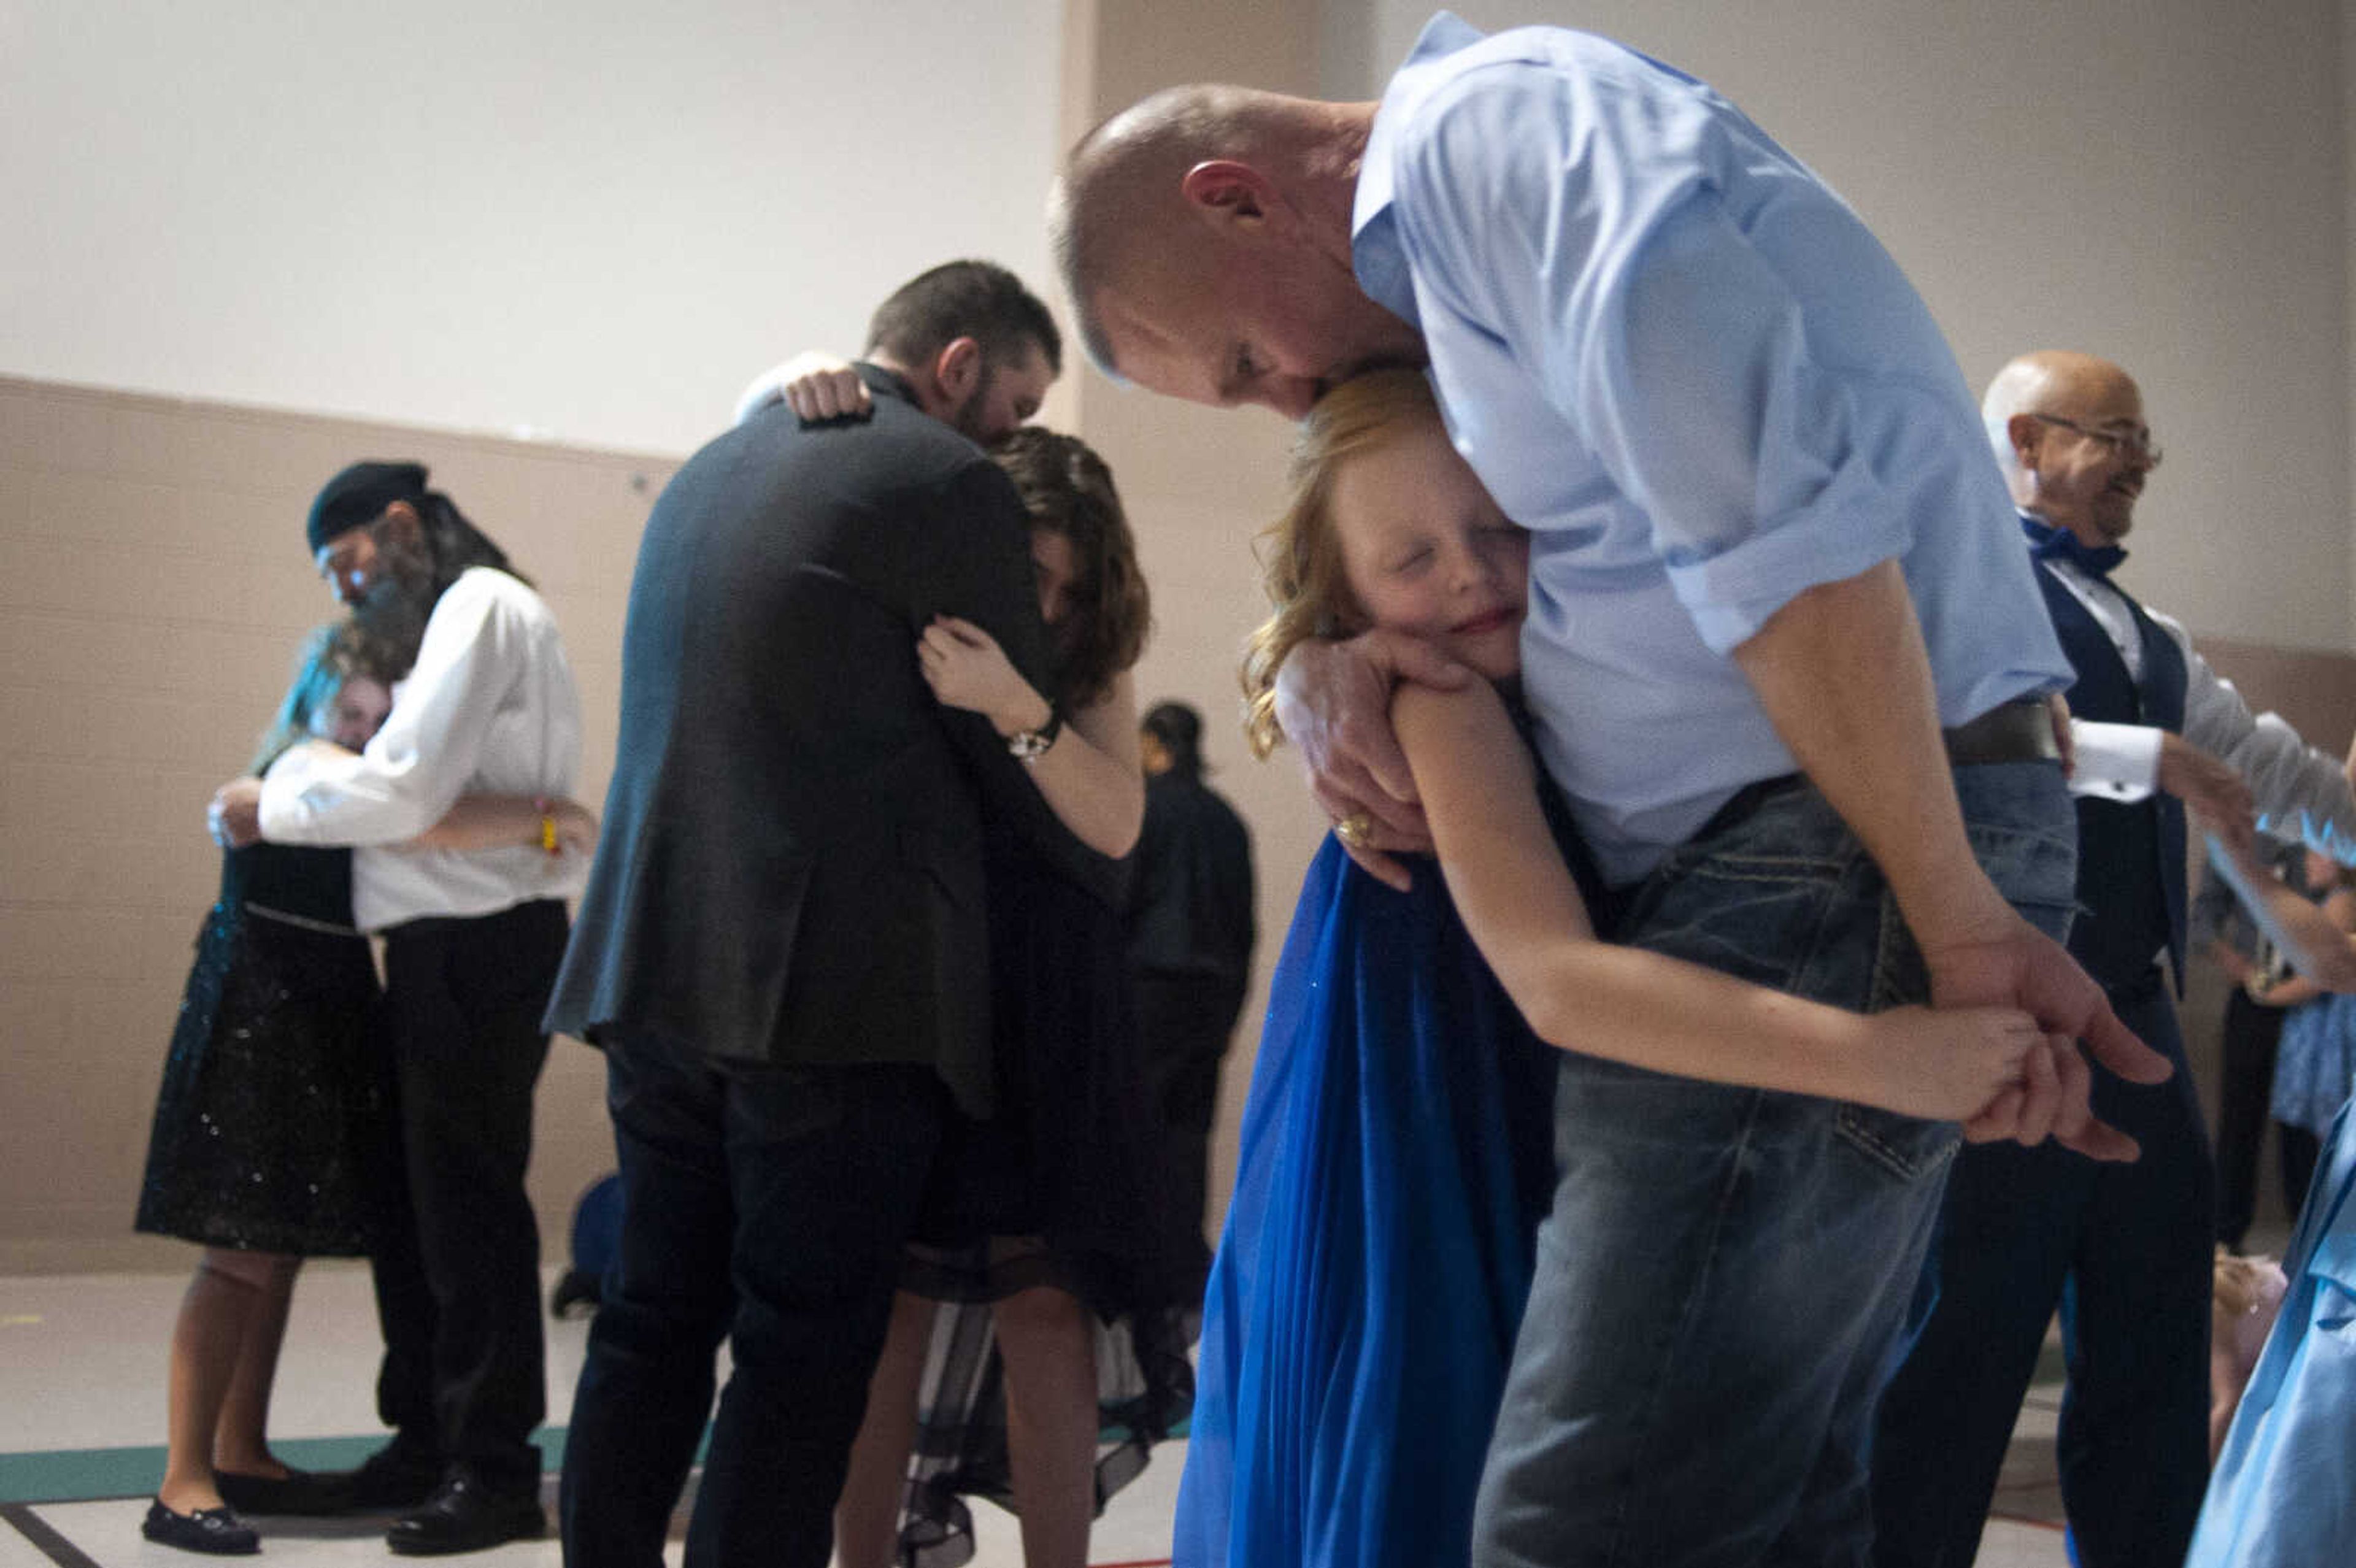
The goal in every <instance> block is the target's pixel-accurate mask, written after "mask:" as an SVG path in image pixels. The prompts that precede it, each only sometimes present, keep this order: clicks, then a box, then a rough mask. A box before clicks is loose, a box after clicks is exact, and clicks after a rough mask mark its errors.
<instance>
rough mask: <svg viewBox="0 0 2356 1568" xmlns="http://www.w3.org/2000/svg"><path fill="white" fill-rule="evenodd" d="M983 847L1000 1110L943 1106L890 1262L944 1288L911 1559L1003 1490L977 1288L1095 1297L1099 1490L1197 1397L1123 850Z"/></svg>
mask: <svg viewBox="0 0 2356 1568" xmlns="http://www.w3.org/2000/svg"><path fill="white" fill-rule="evenodd" d="M989 864H990V884H989V885H990V912H991V928H990V933H991V971H992V986H991V1019H992V1023H991V1029H992V1034H993V1037H994V1040H995V1048H996V1054H997V1077H998V1085H997V1087H998V1109H997V1113H996V1115H993V1116H992V1117H991V1119H990V1120H988V1121H986V1122H974V1121H966V1120H958V1121H957V1122H956V1123H954V1124H953V1125H952V1129H951V1133H950V1136H949V1138H948V1144H947V1146H946V1148H945V1150H944V1155H943V1157H942V1159H941V1160H940V1161H939V1165H938V1169H939V1172H940V1175H939V1178H938V1179H937V1180H936V1181H935V1183H934V1186H933V1191H932V1194H931V1196H930V1198H929V1200H928V1202H927V1211H926V1223H925V1225H924V1226H923V1228H922V1231H921V1233H920V1236H921V1239H920V1242H919V1243H918V1244H917V1245H916V1246H914V1247H912V1248H911V1249H910V1254H909V1259H908V1263H907V1265H906V1268H905V1271H904V1273H903V1275H902V1280H901V1284H902V1286H903V1288H905V1289H908V1290H912V1291H914V1292H916V1294H918V1295H921V1296H930V1297H932V1298H933V1299H934V1300H936V1301H937V1302H939V1303H941V1304H942V1306H941V1307H940V1308H939V1309H938V1310H937V1312H936V1313H935V1315H934V1326H933V1337H932V1341H931V1345H930V1348H929V1351H928V1354H927V1357H926V1370H925V1376H924V1381H923V1384H922V1387H921V1389H920V1391H919V1395H918V1401H917V1421H918V1425H917V1435H916V1445H915V1452H914V1455H913V1456H912V1460H911V1468H910V1473H909V1481H908V1489H907V1494H906V1502H905V1509H904V1511H903V1515H902V1520H901V1534H900V1561H901V1562H902V1563H906V1564H909V1565H910V1568H951V1565H953V1564H957V1563H964V1562H967V1561H969V1559H970V1558H971V1556H972V1554H973V1544H972V1521H971V1517H970V1514H969V1510H968V1509H967V1507H966V1504H965V1501H964V1499H967V1498H971V1497H984V1498H988V1499H991V1500H992V1501H994V1502H997V1503H999V1504H1000V1505H1001V1506H1008V1507H1011V1506H1012V1501H1013V1498H1012V1477H1011V1470H1010V1466H1009V1459H1008V1454H1007V1448H1006V1415H1005V1398H1004V1391H1003V1383H1002V1378H1003V1365H1002V1362H1001V1360H1000V1357H999V1354H998V1351H997V1348H996V1343H995V1339H994V1337H993V1335H992V1333H991V1317H990V1312H989V1304H990V1303H991V1302H993V1301H997V1300H1000V1299H1002V1298H1004V1297H1005V1296H1011V1295H1012V1294H1013V1293H1014V1292H1016V1291H1019V1290H1023V1289H1027V1288H1030V1287H1032V1286H1034V1285H1054V1286H1056V1287H1058V1288H1061V1289H1063V1290H1066V1291H1067V1292H1069V1293H1070V1294H1072V1295H1073V1296H1076V1297H1078V1298H1079V1300H1080V1301H1081V1302H1082V1303H1083V1304H1085V1305H1086V1306H1087V1307H1088V1308H1089V1309H1090V1312H1091V1316H1092V1317H1093V1319H1094V1327H1095V1342H1096V1343H1095V1350H1096V1364H1097V1386H1098V1412H1099V1416H1100V1423H1099V1438H1098V1450H1097V1496H1096V1503H1097V1507H1098V1509H1101V1508H1102V1507H1103V1505H1104V1501H1105V1499H1107V1498H1108V1497H1109V1496H1111V1494H1112V1493H1113V1492H1114V1491H1116V1490H1117V1489H1119V1488H1120V1487H1121V1486H1122V1485H1124V1484H1125V1483H1126V1482H1128V1481H1129V1480H1130V1478H1132V1477H1135V1476H1136V1475H1137V1473H1138V1472H1139V1471H1141V1469H1143V1468H1144V1467H1145V1463H1146V1457H1147V1452H1148V1450H1149V1449H1150V1448H1151V1445H1153V1444H1154V1443H1156V1442H1158V1441H1160V1440H1161V1439H1162V1438H1163V1437H1165V1436H1166V1435H1168V1434H1169V1432H1170V1431H1171V1429H1172V1428H1173V1426H1174V1425H1176V1424H1177V1423H1179V1422H1180V1421H1182V1420H1183V1419H1184V1417H1185V1415H1186V1413H1187V1412H1188V1410H1189V1409H1190V1408H1191V1407H1192V1404H1193V1400H1194V1372H1193V1370H1192V1368H1191V1366H1190V1365H1189V1363H1188V1360H1187V1356H1186V1350H1187V1345H1188V1342H1189V1339H1190V1338H1191V1335H1192V1333H1193V1331H1194V1326H1195V1324H1196V1323H1197V1321H1198V1320H1199V1316H1200V1307H1201V1301H1200V1294H1199V1291H1194V1290H1190V1289H1189V1288H1188V1286H1189V1284H1190V1282H1191V1281H1192V1279H1193V1275H1192V1274H1191V1269H1192V1265H1193V1263H1194V1258H1195V1256H1196V1253H1198V1251H1199V1248H1200V1246H1201V1243H1200V1240H1199V1225H1200V1221H1199V1220H1198V1219H1197V1218H1195V1217H1194V1216H1192V1215H1189V1214H1185V1213H1183V1211H1182V1204H1181V1202H1180V1201H1179V1200H1180V1199H1181V1198H1182V1197H1183V1194H1182V1192H1181V1191H1180V1188H1181V1186H1182V1185H1183V1184H1181V1183H1178V1182H1176V1181H1173V1179H1171V1175H1172V1173H1171V1172H1170V1171H1168V1170H1167V1169H1165V1168H1162V1161H1161V1159H1160V1155H1161V1153H1162V1140H1161V1138H1160V1137H1159V1135H1158V1133H1157V1131H1156V1123H1155V1120H1154V1117H1153V1115H1152V1111H1151V1103H1150V1101H1149V1099H1148V1098H1147V1095H1146V1092H1145V1079H1144V1073H1143V1071H1142V1067H1141V1061H1140V1059H1139V1044H1138V1033H1137V1022H1136V997H1135V993H1134V982H1133V980H1132V979H1131V976H1130V969H1129V965H1128V957H1127V944H1126V940H1125V934H1124V932H1123V928H1122V925H1121V920H1120V914H1119V907H1120V904H1119V887H1120V876H1119V868H1118V867H1117V866H1116V865H1115V864H1114V863H1113V862H1109V861H1103V860H1102V859H1100V858H1093V864H1088V865H1078V864H1076V865H1075V866H1074V867H1071V868H1065V869H1058V868H1056V867H1055V866H1051V865H1049V864H1046V863H1044V861H1042V859H1040V858H1039V856H1038V853H1037V851H1036V850H1035V849H1032V848H1022V847H1017V846H1015V845H1012V843H1010V842H1008V841H1007V840H1006V839H1005V838H1004V837H1002V836H1000V837H994V839H993V842H992V844H991V854H990V862H989Z"/></svg>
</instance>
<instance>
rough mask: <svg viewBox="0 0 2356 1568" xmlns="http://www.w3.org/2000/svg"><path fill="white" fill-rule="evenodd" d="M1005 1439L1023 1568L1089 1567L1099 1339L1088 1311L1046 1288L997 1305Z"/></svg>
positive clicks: (1094, 1497)
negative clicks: (1003, 1360)
mask: <svg viewBox="0 0 2356 1568" xmlns="http://www.w3.org/2000/svg"><path fill="white" fill-rule="evenodd" d="M994 1310H995V1311H996V1313H997V1318H998V1348H999V1351H1000V1353H1001V1354H1002V1355H1003V1356H1004V1357H1005V1358H1006V1445H1007V1450H1008V1453H1007V1457H1008V1459H1009V1461H1010V1462H1011V1464H1012V1469H1013V1472H1014V1474H1013V1480H1014V1500H1015V1503H1016V1505H1017V1507H1019V1508H1020V1509H1022V1515H1023V1564H1024V1568H1087V1560H1088V1526H1089V1523H1090V1521H1092V1520H1094V1519H1095V1517H1096V1503H1097V1491H1096V1487H1097V1482H1096V1459H1097V1368H1096V1343H1095V1339H1094V1338H1093V1337H1092V1336H1091V1334H1090V1333H1089V1329H1088V1313H1087V1308H1086V1307H1082V1306H1081V1305H1080V1303H1079V1301H1078V1300H1077V1298H1076V1297H1074V1296H1072V1295H1071V1294H1070V1293H1068V1292H1066V1291H1062V1290H1057V1289H1055V1287H1053V1286H1052V1285H1037V1286H1033V1288H1032V1289H1029V1290H1024V1291H1018V1292H1016V1293H1015V1294H1014V1295H1012V1296H1008V1297H1006V1299H1004V1300H1003V1301H1001V1302H999V1303H998V1304H997V1306H996V1307H995V1308H994Z"/></svg>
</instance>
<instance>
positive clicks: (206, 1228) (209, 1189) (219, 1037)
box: [136, 618, 596, 1554]
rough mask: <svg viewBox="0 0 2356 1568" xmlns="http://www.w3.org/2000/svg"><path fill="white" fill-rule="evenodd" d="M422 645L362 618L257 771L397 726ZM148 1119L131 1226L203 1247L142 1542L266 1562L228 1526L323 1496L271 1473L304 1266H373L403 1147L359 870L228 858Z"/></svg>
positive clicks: (487, 802)
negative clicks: (390, 1181) (383, 1165)
mask: <svg viewBox="0 0 2356 1568" xmlns="http://www.w3.org/2000/svg"><path fill="white" fill-rule="evenodd" d="M415 651H416V644H415V635H414V628H413V627H412V628H407V629H406V630H396V629H394V628H391V627H390V626H388V625H386V624H383V623H382V622H380V621H379V622H376V623H373V624H372V623H370V622H369V621H366V620H363V619H360V618H355V619H352V620H348V621H344V622H341V623H338V624H335V625H332V626H327V627H323V628H321V629H320V630H319V631H318V632H316V633H315V634H314V635H313V636H312V638H311V640H310V642H309V643H308V644H307V645H305V650H304V656H303V657H302V660H301V661H300V663H299V665H298V666H297V669H296V674H295V682H294V685H293V686H292V688H290V689H289V690H288V691H287V693H286V697H285V699H284V702H283V703H282V704H281V705H280V709H279V713H278V717H277V720H276V721H275V722H274V723H273V725H272V727H271V729H270V731H269V732H268V734H267V735H266V736H265V737H264V738H263V741H262V747H261V750H260V751H259V752H257V754H256V755H255V758H254V771H255V772H256V773H266V772H267V771H268V770H269V768H270V765H271V764H272V763H274V762H276V761H277V760H278V759H279V758H280V757H282V756H284V755H285V754H287V753H288V752H292V751H294V750H295V748H297V747H299V746H307V745H337V746H341V747H344V748H346V749H348V750H354V751H357V750H359V749H360V748H361V747H363V746H365V745H366V744H367V743H368V740H369V736H370V735H372V734H374V733H375V731H376V729H377V726H378V725H380V723H382V722H383V721H384V717H385V714H386V713H387V712H388V711H390V710H391V705H392V698H391V686H392V683H393V682H394V681H396V680H398V679H399V678H400V677H402V675H404V674H405V673H407V670H408V667H409V663H410V660H411V658H412V656H414V654H415ZM595 832H596V824H595V819H594V817H592V816H590V815H589V814H588V813H587V812H585V811H584V810H582V809H581V807H579V806H578V805H574V804H573V802H571V801H562V802H552V803H551V802H536V801H530V800H519V799H515V798H509V797H497V796H474V797H469V798H468V799H467V800H465V801H461V802H460V803H459V804H458V805H457V806H456V807H455V808H454V809H453V810H452V812H451V813H450V815H449V816H447V817H445V818H444V820H443V822H442V823H441V824H439V825H437V826H436V827H435V828H434V831H433V832H432V833H431V834H429V835H428V836H427V837H426V838H425V839H423V840H421V842H429V843H434V844H435V845H437V846H439V847H442V848H480V847H483V846H487V845H491V844H501V845H504V844H510V843H513V842H516V841H517V840H518V839H523V840H526V841H530V842H537V843H541V844H542V845H543V846H546V847H550V848H551V849H552V852H553V853H565V852H572V853H579V852H583V851H584V850H585V849H586V848H588V847H589V846H590V845H591V843H592V842H593V841H594V837H595ZM196 946H197V957H196V963H195V965H194V967H193V968H192V969H191V970H190V971H189V975H188V981H187V989H186V991H185V993H184V995H183V997H182V1000H181V1003H180V1011H179V1018H178V1020H177V1024H176V1026H175V1028H174V1029H173V1034H172V1045H171V1051H170V1054H169V1055H168V1056H167V1058H166V1061H165V1065H164V1081H163V1087H162V1091H161V1093H159V1094H158V1096H157V1099H156V1104H155V1128H154V1132H153V1134H152V1136H151V1137H150V1140H149V1144H148V1151H147V1168H146V1175H145V1181H144V1182H143V1184H142V1187H141V1189H140V1197H139V1211H138V1218H137V1221H136V1224H137V1228H138V1229H139V1230H141V1231H144V1232H151V1233H153V1234H157V1235H166V1236H175V1237H178V1238H180V1239H182V1240H185V1241H189V1242H194V1243H197V1244H198V1245H199V1246H201V1247H203V1248H204V1249H205V1250H204V1253H203V1255H202V1257H201V1258H199V1259H198V1264H197V1269H196V1274H195V1275H194V1277H193V1278H191V1279H190V1281H189V1282H188V1288H187V1294H186V1295H185V1296H183V1297H182V1299H181V1303H180V1311H179V1316H178V1318H177V1321H176V1323H175V1324H174V1327H173V1330H172V1347H171V1363H170V1378H169V1392H168V1398H167V1405H168V1411H169V1414H168V1417H167V1424H168V1441H167V1444H166V1459H165V1473H164V1480H163V1484H162V1485H161V1486H160V1487H159V1488H157V1490H156V1495H155V1501H154V1503H153V1504H152V1505H151V1506H150V1507H149V1509H148V1511H147V1517H146V1519H145V1522H144V1524H143V1526H142V1531H143V1533H144V1534H145V1535H146V1537H147V1538H148V1539H149V1540H151V1541H160V1542H162V1543H163V1544H166V1545H169V1546H176V1547H179V1548H182V1549H184V1550H187V1551H193V1552H216V1553H230V1554H241V1553H245V1552H254V1551H256V1550H258V1549H259V1541H258V1538H257V1537H256V1536H255V1534H254V1531H252V1528H251V1527H250V1526H248V1525H247V1524H246V1523H245V1522H244V1521H243V1520H241V1519H239V1518H238V1517H237V1514H236V1513H235V1512H234V1511H233V1507H232V1505H233V1506H234V1507H236V1508H244V1509H251V1510H252V1511H255V1512H273V1511H301V1512H318V1511H325V1509H327V1507H329V1506H331V1504H332V1501H333V1499H329V1498H328V1497H327V1496H326V1495H325V1489H324V1488H323V1486H322V1484H321V1483H320V1482H319V1481H318V1480H317V1479H316V1478H315V1477H307V1476H305V1475H303V1474H301V1473H299V1472H296V1471H293V1470H290V1469H288V1468H287V1467H285V1466H284V1465H283V1464H281V1463H279V1461H278V1460H277V1459H276V1458H275V1457H274V1456H273V1455H272V1454H271V1452H270V1444H269V1438H268V1435H267V1434H268V1420H269V1413H270V1390H271V1383H272V1381H273V1377H274V1374H275V1372H276V1371H277V1365H278V1350H279V1346H280V1343H281V1341H282V1340H283V1339H284V1334H285V1329H286V1315H287V1307H288V1305H289V1302H290V1299H291V1297H292V1294H293V1291H294V1286H295V1272H296V1271H297V1270H298V1269H299V1268H300V1267H301V1265H302V1260H303V1259H304V1258H305V1256H312V1255H317V1256H341V1257H350V1256H358V1255H362V1254H365V1253H367V1252H368V1250H369V1241H370V1222H371V1219H372V1216H373V1212H374V1208H375V1201H374V1193H373V1189H372V1187H371V1182H372V1180H373V1179H374V1174H375V1173H374V1170H373V1169H372V1166H373V1165H374V1164H375V1163H376V1162H374V1161H372V1160H371V1159H370V1157H369V1151H370V1150H371V1149H373V1148H375V1147H379V1146H380V1140H381V1139H383V1138H385V1137H387V1136H391V1132H390V1124H389V1122H388V1121H387V1119H386V1116H387V1102H386V1093H387V1083H386V1079H385V1076H384V1074H383V1071H382V1063H381V1061H380V1058H379V1055H378V1052H377V1051H375V1050H374V1049H373V1047H372V1044H371V1041H370V1040H369V1027H370V1021H371V1014H372V1008H373V1006H374V1003H375V1000H376V997H377V976H376V965H375V961H374V959H373V958H372V956H371V955H370V953H369V944H368V939H367V938H366V937H364V936H362V935H361V934H360V933H359V932H358V931H357V930H356V929H355V928H354V927H353V924H352V903H351V851H350V850H348V849H311V848H295V847H291V846H286V845H277V844H256V845H253V846H252V847H251V848H244V849H234V850H230V851H228V852H226V853H225V854H224V855H223V857H222V863H221V882H220V897H219V899H218V900H217V901H216V902H215V903H214V905H213V907H212V909H211V911H210V912H209V913H208V914H207V916H206V918H205V923H204V926H203V929H202V930H201V931H200V932H199V933H198V937H197V944H196Z"/></svg>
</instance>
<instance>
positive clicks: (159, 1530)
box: [139, 1498, 262, 1557]
mask: <svg viewBox="0 0 2356 1568" xmlns="http://www.w3.org/2000/svg"><path fill="white" fill-rule="evenodd" d="M139 1533H140V1534H142V1535H144V1536H145V1537H146V1538H147V1539H148V1540H150V1541H155V1543H156V1544H157V1545H159V1546H177V1547H178V1548H179V1549H180V1550H181V1551H183V1552H211V1553H212V1554H213V1555H214V1556H216V1557H251V1556H252V1555H253V1554H254V1553H255V1552H259V1551H261V1550H262V1537H260V1536H258V1535H256V1534H254V1533H253V1526H252V1525H250V1524H248V1523H246V1522H245V1520H241V1519H240V1518H238V1517H237V1515H236V1514H235V1513H234V1512H232V1511H230V1509H226V1508H200V1509H197V1510H196V1511H195V1512H193V1513H175V1512H173V1511H172V1510H171V1509H167V1508H166V1507H165V1506H164V1499H162V1498H157V1499H155V1501H154V1502H152V1503H149V1504H148V1505H147V1517H146V1518H145V1520H141V1521H140V1525H139Z"/></svg>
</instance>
